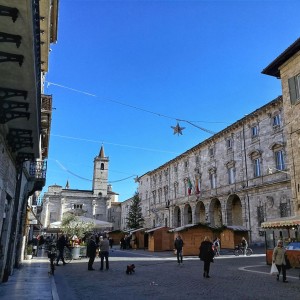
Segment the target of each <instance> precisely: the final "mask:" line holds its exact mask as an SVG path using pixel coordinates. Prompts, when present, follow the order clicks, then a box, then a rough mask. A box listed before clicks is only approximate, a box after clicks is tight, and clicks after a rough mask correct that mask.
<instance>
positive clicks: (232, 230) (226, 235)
mask: <svg viewBox="0 0 300 300" xmlns="http://www.w3.org/2000/svg"><path fill="white" fill-rule="evenodd" d="M248 232H249V231H248V229H247V228H246V227H244V226H226V227H224V229H223V230H222V232H221V233H220V237H219V238H220V241H221V249H222V248H223V249H234V248H235V246H237V245H239V244H241V241H242V238H243V237H244V238H245V239H246V240H247V241H248V243H249V235H248Z"/></svg>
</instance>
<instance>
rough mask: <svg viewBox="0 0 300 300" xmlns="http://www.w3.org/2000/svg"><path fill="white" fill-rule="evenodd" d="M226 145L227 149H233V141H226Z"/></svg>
mask: <svg viewBox="0 0 300 300" xmlns="http://www.w3.org/2000/svg"><path fill="white" fill-rule="evenodd" d="M226 145H227V149H231V148H232V139H228V140H226Z"/></svg>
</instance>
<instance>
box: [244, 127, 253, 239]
mask: <svg viewBox="0 0 300 300" xmlns="http://www.w3.org/2000/svg"><path fill="white" fill-rule="evenodd" d="M243 143H244V161H245V174H246V188H248V187H249V181H248V168H247V154H246V138H245V123H243ZM246 196H247V206H248V225H249V229H250V233H249V244H250V243H251V241H252V234H251V232H252V231H251V214H250V199H249V195H248V190H246Z"/></svg>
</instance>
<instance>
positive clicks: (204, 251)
mask: <svg viewBox="0 0 300 300" xmlns="http://www.w3.org/2000/svg"><path fill="white" fill-rule="evenodd" d="M199 250H200V253H199V258H200V259H201V260H202V261H204V270H203V271H204V272H203V277H205V278H210V276H209V269H210V263H211V262H214V251H213V244H212V242H211V241H210V239H209V237H208V236H206V237H205V238H204V240H203V242H202V243H201V245H200V247H199Z"/></svg>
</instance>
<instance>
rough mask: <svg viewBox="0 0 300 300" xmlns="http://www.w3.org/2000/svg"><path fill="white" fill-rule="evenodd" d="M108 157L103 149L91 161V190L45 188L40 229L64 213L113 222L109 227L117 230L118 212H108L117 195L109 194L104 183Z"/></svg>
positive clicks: (106, 176) (60, 187)
mask: <svg viewBox="0 0 300 300" xmlns="http://www.w3.org/2000/svg"><path fill="white" fill-rule="evenodd" d="M108 170H109V158H108V157H106V156H105V154H104V147H103V146H102V147H101V149H100V153H99V155H98V156H96V157H95V159H94V173H93V187H92V190H78V189H70V188H69V184H66V187H65V188H62V186H60V185H52V186H49V187H48V191H47V192H46V193H44V195H43V210H42V214H41V222H42V224H43V227H44V228H48V227H49V226H50V224H51V223H54V222H58V221H61V220H62V218H63V216H64V214H66V213H73V214H75V215H77V216H84V217H88V218H93V219H96V220H100V221H106V222H111V223H113V228H112V229H114V228H119V227H118V226H119V219H120V211H118V210H117V209H112V207H114V203H117V202H118V194H117V193H115V192H113V191H112V187H111V185H110V184H108Z"/></svg>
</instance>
